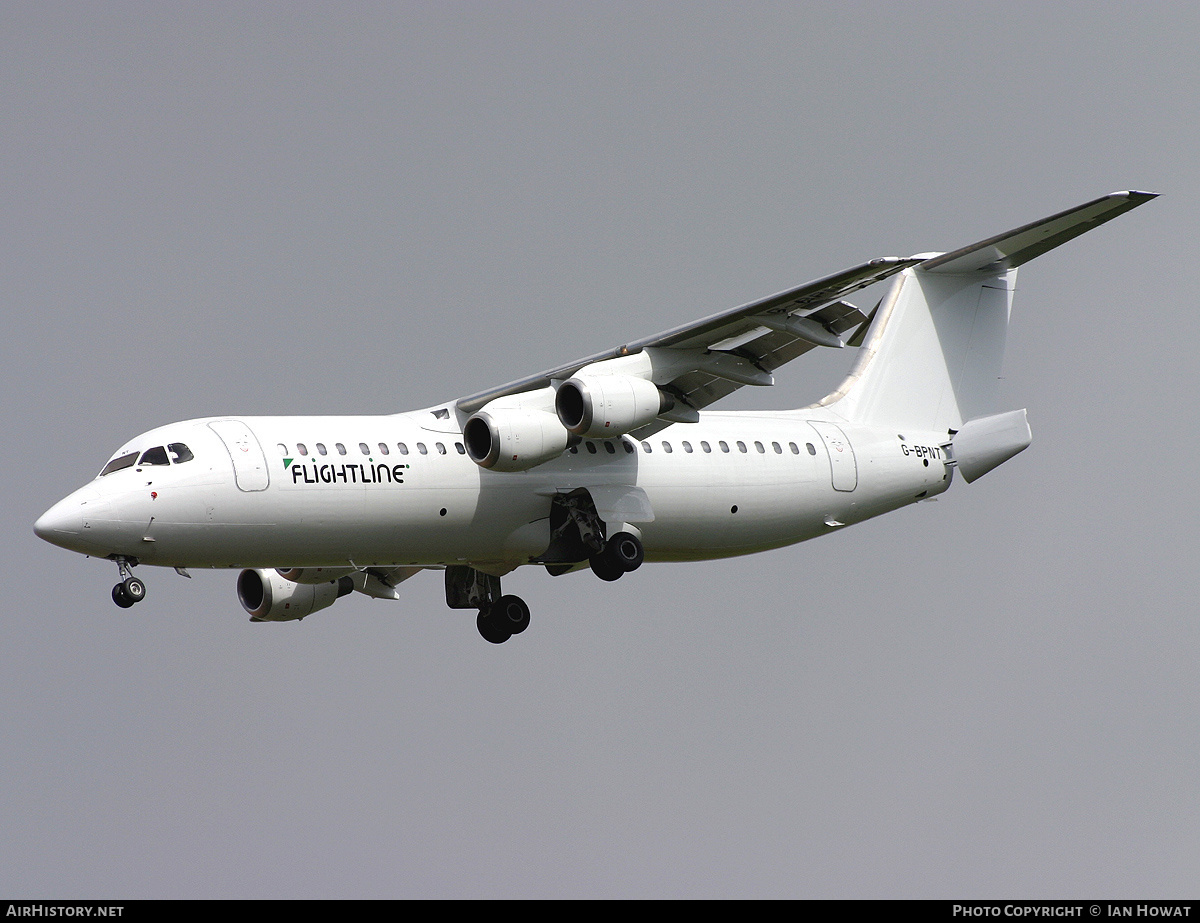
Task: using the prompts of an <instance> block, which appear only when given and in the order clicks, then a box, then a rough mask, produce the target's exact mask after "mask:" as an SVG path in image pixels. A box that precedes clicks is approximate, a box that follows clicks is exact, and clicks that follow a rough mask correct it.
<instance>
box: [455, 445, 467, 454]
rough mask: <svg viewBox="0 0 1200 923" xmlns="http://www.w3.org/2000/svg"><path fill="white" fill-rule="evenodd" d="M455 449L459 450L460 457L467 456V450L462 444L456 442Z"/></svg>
mask: <svg viewBox="0 0 1200 923" xmlns="http://www.w3.org/2000/svg"><path fill="white" fill-rule="evenodd" d="M454 448H456V449H458V454H459V455H466V454H467V450H466V449H464V448H463V444H462V443H461V442H456V443H454Z"/></svg>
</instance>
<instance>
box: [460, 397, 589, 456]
mask: <svg viewBox="0 0 1200 923" xmlns="http://www.w3.org/2000/svg"><path fill="white" fill-rule="evenodd" d="M463 441H464V442H465V443H466V446H467V455H469V456H470V458H471V461H473V462H475V464H477V465H479V466H480V467H481V468H491V469H492V470H493V471H525V470H527V469H529V468H533V467H535V466H537V465H540V464H542V463H543V462H548V461H550V460H551V459H553V458H557V457H558V456H559V455H561V454H562V453H563V452H564V451H565V450H566V448H567V446H568V445H569V444H570V442H571V441H572V438H571V435H570V434H569V433H568V432H567V431H566V430H565V429H563V427H562V424H561V423H559V422H558V418H557V417H556V416H554V415H553V414H550V413H546V412H545V411H543V410H522V409H517V408H498V409H496V410H480V411H479V412H478V413H476V414H474V415H473V416H472V417H471V418H470V419H469V420H467V423H466V425H465V426H464V427H463Z"/></svg>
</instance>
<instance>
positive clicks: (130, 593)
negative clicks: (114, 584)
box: [121, 577, 146, 605]
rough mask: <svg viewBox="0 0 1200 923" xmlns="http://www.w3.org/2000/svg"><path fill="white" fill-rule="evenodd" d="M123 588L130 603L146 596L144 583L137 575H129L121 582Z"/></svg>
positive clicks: (138, 601) (137, 601)
mask: <svg viewBox="0 0 1200 923" xmlns="http://www.w3.org/2000/svg"><path fill="white" fill-rule="evenodd" d="M121 587H122V589H124V590H125V595H126V596H127V597H129V599H130V605H133V603H140V602H141V601H142V600H143V599H145V598H146V584H144V583H142V581H140V580H138V578H137V577H130V578H128V579H127V580H125V581H124V582H123V583H122V584H121Z"/></svg>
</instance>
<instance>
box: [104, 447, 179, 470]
mask: <svg viewBox="0 0 1200 923" xmlns="http://www.w3.org/2000/svg"><path fill="white" fill-rule="evenodd" d="M140 455H141V457H140V458H139V453H137V452H128V453H126V454H124V455H118V456H116V457H115V458H113V459H112V460H111V461H110V462H109V463H108V464H107V465H105V466H104V470H103V471H101V472H100V477H104V476H105V475H106V474H112V473H113V472H114V471H120V470H121V469H122V468H132V467H133V466H134V465H135V464H136V465H139V466H140V465H171V464H175V465H182V464H183V463H184V462H189V461H191V460H192V459H193V458H194V457H195V456H194V455H192V450H191V449H189V448H188V447H187V446H186V445H184V444H183V443H182V442H172V443H171V444H170V445H168V446H165V447H164V446H161V445H156V446H154V447H153V448H151V449H146V451H144V452H142V453H140Z"/></svg>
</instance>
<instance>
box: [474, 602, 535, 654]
mask: <svg viewBox="0 0 1200 923" xmlns="http://www.w3.org/2000/svg"><path fill="white" fill-rule="evenodd" d="M475 627H476V628H478V629H479V633H480V634H481V635H482V636H483V639H484V640H485V641H490V642H491V643H492V644H503V643H504V642H505V641H507V640H508V639H509V638H511V637H512V636H513V635H519V634H520V633H521V632H523V631H524V630H525V629H526V628H528V627H529V606H527V605H526V604H525V600H523V599H522V598H521V597H520V596H512V595H508V596H501V597H500V598H499V599H498V600H496V601H495V602H494V603H490V604H485V605H483V606H480V608H479V615H478V616H477V617H476V619H475Z"/></svg>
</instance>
